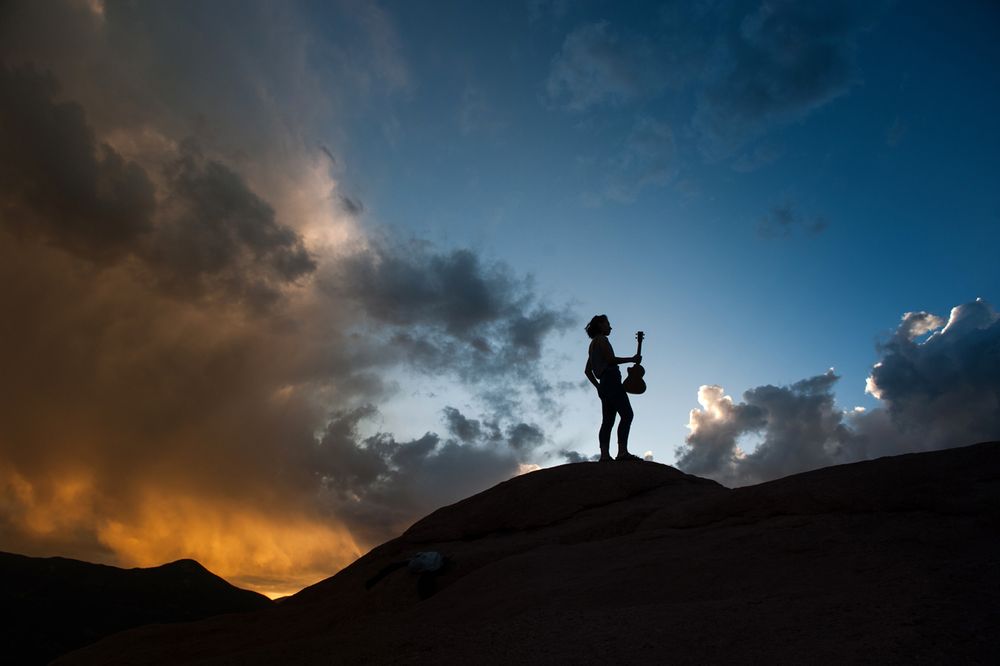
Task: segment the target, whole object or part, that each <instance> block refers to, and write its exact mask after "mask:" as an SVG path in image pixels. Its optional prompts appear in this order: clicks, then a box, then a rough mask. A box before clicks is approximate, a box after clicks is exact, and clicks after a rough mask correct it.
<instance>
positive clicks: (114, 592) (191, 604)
mask: <svg viewBox="0 0 1000 666" xmlns="http://www.w3.org/2000/svg"><path fill="white" fill-rule="evenodd" d="M272 605H273V604H272V602H271V601H270V600H269V599H268V598H267V597H265V596H263V595H260V594H257V593H256V592H251V591H249V590H241V589H239V588H236V587H233V586H232V585H230V584H229V583H227V582H226V581H224V580H223V579H221V578H219V577H218V576H216V575H215V574H213V573H212V572H210V571H208V570H207V569H205V568H204V567H203V566H201V565H200V564H198V563H197V562H195V561H194V560H178V561H176V562H171V563H170V564H164V565H163V566H159V567H153V568H149V569H119V568H118V567H110V566H105V565H103V564H91V563H90V562H81V561H79V560H71V559H67V558H64V557H45V558H42V557H26V556H24V555H15V554H13V553H3V552H0V610H2V615H3V617H4V618H5V619H4V621H3V622H2V623H0V644H2V645H3V655H2V660H3V662H4V663H8V664H47V663H48V662H49V661H51V660H52V659H53V658H55V657H56V656H58V655H60V654H63V653H64V652H68V651H70V650H75V649H77V648H79V647H82V646H84V645H87V644H89V643H93V642H94V641H96V640H99V639H100V638H103V637H104V636H108V635H110V634H113V633H115V632H118V631H122V630H124V629H129V628H132V627H137V626H139V625H143V624H149V623H151V622H181V621H190V620H198V619H201V618H206V617H210V616H212V615H218V614H220V613H237V612H246V611H253V610H261V609H262V608H269V607H270V606H272Z"/></svg>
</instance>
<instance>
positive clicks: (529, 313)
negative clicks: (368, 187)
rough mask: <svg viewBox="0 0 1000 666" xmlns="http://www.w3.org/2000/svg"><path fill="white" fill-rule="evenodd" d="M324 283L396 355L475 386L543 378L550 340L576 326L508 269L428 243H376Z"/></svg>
mask: <svg viewBox="0 0 1000 666" xmlns="http://www.w3.org/2000/svg"><path fill="white" fill-rule="evenodd" d="M324 285H325V286H326V288H327V289H328V290H329V291H330V293H333V294H335V295H336V296H337V297H339V298H343V299H346V300H348V301H350V302H352V303H355V304H356V305H358V306H359V307H360V308H361V309H362V310H363V312H364V313H365V315H366V316H367V317H368V318H369V319H370V320H371V321H372V322H373V324H375V325H377V327H378V333H375V332H373V335H377V334H380V335H383V336H386V339H387V341H388V342H389V343H390V347H391V349H393V350H394V352H393V353H394V354H395V355H398V356H404V357H406V358H407V359H408V360H409V362H410V363H412V364H413V365H414V366H417V367H422V368H424V369H426V370H427V371H428V372H439V371H441V370H442V369H447V370H451V371H453V372H456V373H457V374H458V375H459V376H461V377H462V378H463V380H465V381H469V382H481V381H488V382H489V383H490V384H493V385H496V384H497V383H500V382H502V381H503V380H504V379H505V378H511V377H513V376H517V377H519V379H520V381H521V383H522V384H524V383H530V382H532V381H541V378H540V376H539V375H538V370H537V364H538V361H539V359H540V357H541V349H542V343H543V341H544V340H545V339H546V338H547V337H548V336H549V335H552V334H553V333H556V332H561V331H565V330H567V329H568V328H569V327H570V326H571V325H572V324H573V323H574V321H575V320H574V318H573V317H572V316H571V315H570V314H569V313H568V312H567V311H566V310H563V309H557V308H554V307H552V306H549V305H547V304H544V303H539V302H537V299H536V297H535V295H534V293H533V291H532V287H531V283H530V281H528V280H525V279H519V278H516V277H515V276H514V275H513V274H512V273H511V271H510V270H509V269H508V268H507V267H506V266H504V265H503V264H499V263H494V264H486V263H484V262H483V261H482V260H481V259H480V258H479V256H478V255H476V254H474V253H473V252H471V251H469V250H453V251H448V252H439V251H436V250H435V249H434V248H433V247H432V246H430V245H428V244H426V243H419V242H412V243H409V244H406V245H391V244H378V243H376V244H373V245H372V246H371V247H370V248H369V249H368V250H366V251H364V252H360V253H358V254H355V255H353V256H351V257H349V258H347V259H346V260H345V261H343V262H341V263H340V264H339V265H338V266H337V267H336V270H335V271H334V272H333V273H331V274H330V275H328V276H327V277H326V279H325V281H324ZM526 380H528V381H526Z"/></svg>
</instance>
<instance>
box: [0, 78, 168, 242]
mask: <svg viewBox="0 0 1000 666" xmlns="http://www.w3.org/2000/svg"><path fill="white" fill-rule="evenodd" d="M57 89H58V87H57V84H56V81H55V79H54V77H53V76H52V75H51V74H42V73H40V72H38V71H37V70H36V69H35V68H34V67H31V66H30V65H26V66H20V67H15V68H10V67H8V66H6V65H4V64H2V63H0V150H2V152H3V154H4V159H3V161H2V162H0V197H2V210H3V218H2V220H0V224H3V225H4V226H6V227H8V228H9V229H12V230H13V231H15V232H16V233H18V234H22V235H33V236H36V235H37V236H41V237H43V238H45V240H47V241H48V242H51V243H55V244H59V245H62V246H64V247H66V248H68V249H71V250H73V251H75V252H77V253H80V254H83V255H87V256H90V257H92V258H95V259H103V260H107V259H108V258H110V257H114V256H116V255H118V254H120V253H121V252H122V251H123V250H124V248H126V247H128V246H129V244H131V243H133V242H135V240H136V239H137V238H138V237H139V236H141V235H142V234H144V233H146V232H148V231H149V228H150V225H151V217H152V214H153V211H154V209H155V205H156V203H155V200H154V189H153V184H152V183H151V182H150V180H149V177H148V176H147V175H146V172H145V171H144V170H143V169H142V168H141V167H140V166H139V165H137V164H135V163H134V162H130V161H127V160H125V159H123V158H122V156H121V155H120V154H118V153H117V152H116V151H115V150H114V149H113V148H111V147H110V146H108V145H107V144H101V143H99V142H98V141H97V139H96V138H95V136H94V132H93V131H92V130H91V128H90V127H89V126H88V125H87V123H86V120H85V118H84V113H83V109H82V108H81V107H80V105H79V104H75V103H72V102H56V101H55V99H54V98H55V94H56V92H57Z"/></svg>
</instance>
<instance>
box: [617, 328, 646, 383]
mask: <svg viewBox="0 0 1000 666" xmlns="http://www.w3.org/2000/svg"><path fill="white" fill-rule="evenodd" d="M635 337H636V339H637V340H638V341H639V346H638V348H637V349H636V352H635V353H636V355H639V354H641V353H642V339H643V338H644V337H645V334H644V333H643V332H642V331H639V332H638V333H636V334H635ZM645 374H646V369H645V368H644V367H642V366H641V365H639V364H638V363H636V364H635V365H633V366H632V367H631V368H628V377H626V378H625V381H623V382H622V388H624V389H625V392H626V393H634V394H636V395H639V394H640V393H645V392H646V380H644V379H643V376H644V375H645Z"/></svg>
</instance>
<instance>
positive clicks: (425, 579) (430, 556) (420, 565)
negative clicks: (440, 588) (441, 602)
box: [365, 550, 448, 600]
mask: <svg viewBox="0 0 1000 666" xmlns="http://www.w3.org/2000/svg"><path fill="white" fill-rule="evenodd" d="M447 565H448V558H446V557H445V556H444V555H442V554H441V553H439V552H437V551H436V550H428V551H423V552H420V553H417V554H416V555H414V556H413V557H410V558H408V559H405V560H402V561H401V562H390V563H389V564H387V565H385V566H384V567H382V568H381V569H379V572H378V573H377V574H375V575H374V576H372V577H371V578H369V579H368V580H366V581H365V589H366V590H370V589H372V587H374V586H375V584H376V583H378V582H379V581H380V580H382V579H383V578H385V577H386V576H388V575H389V574H391V573H392V572H393V571H396V570H398V569H402V568H403V567H406V568H407V569H409V571H410V573H412V574H417V596H418V597H420V599H421V600H423V599H427V598H428V597H430V596H431V595H432V594H434V579H435V578H437V576H438V574H441V573H444V571H445V570H446V569H447Z"/></svg>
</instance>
